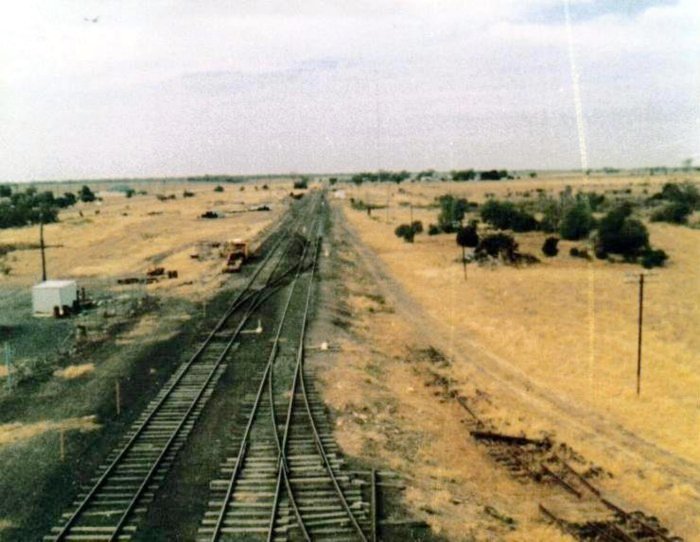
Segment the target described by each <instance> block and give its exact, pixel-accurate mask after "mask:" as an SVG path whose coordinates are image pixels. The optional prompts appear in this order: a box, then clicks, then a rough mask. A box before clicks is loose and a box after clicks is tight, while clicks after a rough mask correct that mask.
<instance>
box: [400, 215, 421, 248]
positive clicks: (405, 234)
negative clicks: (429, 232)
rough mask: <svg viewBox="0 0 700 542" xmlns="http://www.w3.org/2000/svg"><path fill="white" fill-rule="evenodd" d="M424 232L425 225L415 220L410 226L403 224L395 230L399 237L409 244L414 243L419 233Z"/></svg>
mask: <svg viewBox="0 0 700 542" xmlns="http://www.w3.org/2000/svg"><path fill="white" fill-rule="evenodd" d="M422 232H423V223H422V222H421V221H420V220H414V221H413V222H412V223H410V224H401V225H400V226H397V227H396V229H395V230H394V234H396V236H397V237H400V238H402V239H403V240H404V241H406V242H407V243H413V239H414V238H415V236H416V235H417V234H419V233H422Z"/></svg>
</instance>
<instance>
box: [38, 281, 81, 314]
mask: <svg viewBox="0 0 700 542" xmlns="http://www.w3.org/2000/svg"><path fill="white" fill-rule="evenodd" d="M77 299H78V285H77V284H76V282H75V281H74V280H47V281H44V282H40V283H39V284H37V285H35V286H34V288H32V307H33V311H34V314H37V315H44V314H45V315H52V314H53V312H54V307H59V309H62V308H63V307H64V306H68V307H73V302H74V301H75V300H77Z"/></svg>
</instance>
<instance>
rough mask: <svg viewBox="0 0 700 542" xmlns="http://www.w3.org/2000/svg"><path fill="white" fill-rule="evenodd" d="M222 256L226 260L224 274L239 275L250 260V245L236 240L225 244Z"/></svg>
mask: <svg viewBox="0 0 700 542" xmlns="http://www.w3.org/2000/svg"><path fill="white" fill-rule="evenodd" d="M221 254H222V255H223V256H224V258H226V263H225V264H224V268H223V269H222V272H223V273H238V272H240V270H241V267H243V264H244V263H245V262H246V260H247V259H248V256H249V253H248V243H246V242H245V241H242V240H241V239H234V240H233V241H227V242H226V243H224V244H223V246H222V249H221Z"/></svg>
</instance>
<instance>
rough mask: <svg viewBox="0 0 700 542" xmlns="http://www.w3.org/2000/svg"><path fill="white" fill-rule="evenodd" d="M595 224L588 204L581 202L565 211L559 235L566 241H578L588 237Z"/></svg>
mask: <svg viewBox="0 0 700 542" xmlns="http://www.w3.org/2000/svg"><path fill="white" fill-rule="evenodd" d="M594 224H595V220H594V219H593V214H592V213H591V209H590V207H589V206H588V204H587V203H585V202H580V201H579V202H576V203H575V204H574V205H572V206H571V207H569V208H568V209H566V210H565V211H564V215H563V216H562V218H561V223H560V224H559V233H560V234H561V236H562V237H563V238H564V239H568V240H570V241H578V240H579V239H583V238H584V237H587V236H588V234H589V233H590V232H591V230H592V229H593V226H594Z"/></svg>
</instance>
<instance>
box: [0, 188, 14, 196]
mask: <svg viewBox="0 0 700 542" xmlns="http://www.w3.org/2000/svg"><path fill="white" fill-rule="evenodd" d="M11 195H12V188H11V187H9V186H6V185H2V186H0V198H9V197H10V196H11Z"/></svg>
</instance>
